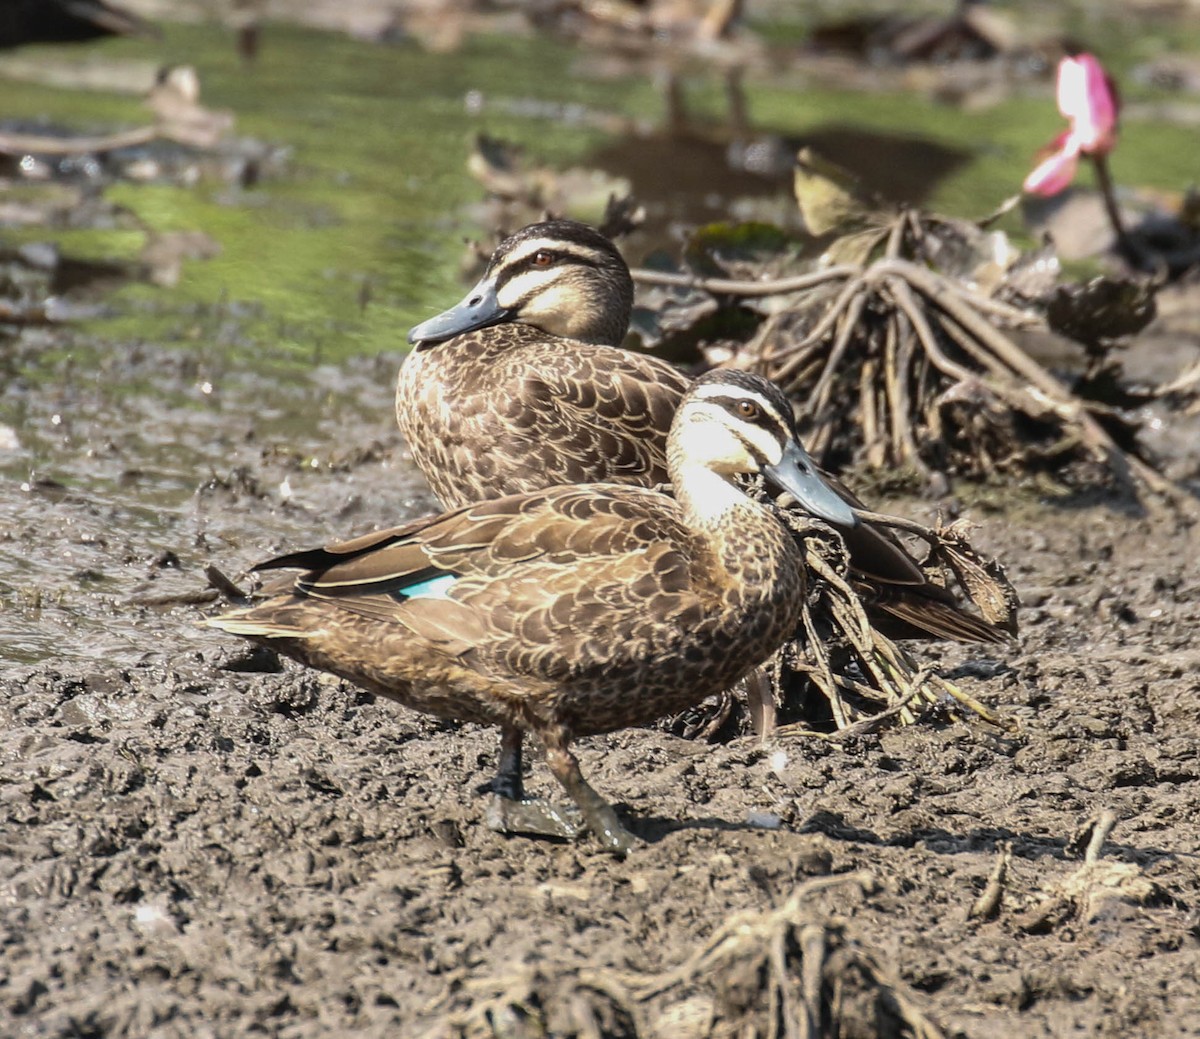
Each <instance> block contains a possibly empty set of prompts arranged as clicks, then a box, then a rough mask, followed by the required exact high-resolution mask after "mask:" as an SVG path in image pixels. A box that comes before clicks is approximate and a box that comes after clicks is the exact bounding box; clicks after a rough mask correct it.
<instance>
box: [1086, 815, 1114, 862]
mask: <svg viewBox="0 0 1200 1039" xmlns="http://www.w3.org/2000/svg"><path fill="white" fill-rule="evenodd" d="M1116 825H1117V813H1116V812H1114V811H1113V810H1112V809H1111V808H1105V809H1104V810H1103V811H1102V812H1101V813H1100V815H1099V816H1098V817H1097V818H1096V823H1095V825H1094V826H1093V828H1092V839H1091V840H1090V841H1088V846H1087V851H1085V852H1084V853H1083V861H1084V864H1085V865H1088V866H1094V865H1095V864H1096V863H1097V862H1099V861H1100V851H1101V850H1102V849H1103V847H1104V842H1105V841H1106V840H1108V835H1109V834H1110V833H1112V831H1113V827H1114V826H1116Z"/></svg>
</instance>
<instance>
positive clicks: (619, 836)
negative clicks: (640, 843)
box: [543, 733, 637, 855]
mask: <svg viewBox="0 0 1200 1039" xmlns="http://www.w3.org/2000/svg"><path fill="white" fill-rule="evenodd" d="M555 735H557V738H555ZM555 735H551V734H550V733H544V734H543V739H544V740H545V741H546V763H547V764H548V765H549V766H550V771H551V772H553V773H554V775H555V777H556V778H557V779H558V781H559V782H560V783H562V785H563V787H564V788H565V789H566V791H567V793H568V794H570V795H571V799H572V800H573V801H574V802H575V803H576V804H577V805H579V810H580V811H581V812H582V813H583V817H584V819H586V820H587V824H588V826H590V827H591V829H592V832H593V833H594V834H595V835H596V836H597V837H598V838H599V839H600V843H601V844H603V845H604V847H605V849H606V850H607V851H611V852H613V853H614V854H616V855H627V854H628V853H629V852H630V851H631V850H632V849H633V848H634V846H635V845H636V844H637V838H636V837H634V836H633V834H631V833H630V832H629V831H628V830H626V829H625V827H624V826H622V825H621V823H620V820H619V819H617V813H616V812H615V811H613V806H612V805H610V804H609V803H608V802H607V801H605V800H604V798H603V797H601V796H600V795H599V794H598V793H596V791H595V790H593V789H592V788H591V787H590V786H588V784H587V780H585V779H584V778H583V773H581V772H580V771H579V761H578V760H577V759H576V757H575V755H574V754H572V753H571V751H570V750H569V749H568V747H567V740H566V738H565V735H563V734H555Z"/></svg>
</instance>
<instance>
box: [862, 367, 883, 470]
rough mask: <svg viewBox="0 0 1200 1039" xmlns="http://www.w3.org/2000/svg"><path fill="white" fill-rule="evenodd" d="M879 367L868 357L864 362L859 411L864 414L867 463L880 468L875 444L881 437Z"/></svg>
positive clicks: (863, 436)
mask: <svg viewBox="0 0 1200 1039" xmlns="http://www.w3.org/2000/svg"><path fill="white" fill-rule="evenodd" d="M878 367H879V365H878V363H877V362H876V360H875V358H873V357H868V358H867V359H866V360H865V361H863V365H862V368H860V369H859V376H858V397H859V410H860V411H861V413H862V438H863V446H864V447H865V448H866V450H867V461H868V463H869V464H871V465H872V466H875V467H878V465H879V460H878V457H877V455H878V448H877V446H876V444H875V441H876V438H877V437H878V436H879V422H878V416H877V413H876V410H875V370H876V368H878Z"/></svg>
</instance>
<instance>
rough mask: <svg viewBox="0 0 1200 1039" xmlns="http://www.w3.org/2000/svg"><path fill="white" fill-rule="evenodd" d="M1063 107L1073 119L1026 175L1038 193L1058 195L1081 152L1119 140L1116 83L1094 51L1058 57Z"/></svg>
mask: <svg viewBox="0 0 1200 1039" xmlns="http://www.w3.org/2000/svg"><path fill="white" fill-rule="evenodd" d="M1056 92H1057V95H1058V110H1059V111H1060V112H1062V114H1063V115H1064V116H1065V117H1066V118H1067V120H1068V121H1069V122H1070V124H1071V125H1070V129H1068V130H1066V131H1065V132H1064V133H1061V134H1059V135H1058V136H1057V137H1056V138H1055V139H1054V142H1053V143H1052V144H1051V145H1050V147H1049V148H1048V149H1045V150H1043V152H1041V153H1040V155H1039V158H1040V159H1041V161H1040V162H1039V163H1038V165H1037V166H1036V167H1035V168H1034V170H1033V172H1032V173H1030V174H1029V176H1028V177H1026V178H1025V183H1024V185H1023V187H1024V190H1025V191H1027V192H1029V193H1030V194H1033V195H1043V196H1046V197H1049V196H1050V195H1057V194H1058V193H1059V192H1060V191H1062V190H1063V189H1064V188H1065V187H1066V186H1067V185H1068V184H1070V183H1071V180H1072V179H1073V178H1074V176H1075V170H1076V169H1077V168H1078V165H1079V156H1080V155H1096V156H1100V155H1107V154H1108V153H1109V152H1110V151H1112V150H1113V147H1114V146H1115V145H1116V143H1117V112H1118V110H1119V108H1120V101H1119V99H1118V97H1117V91H1116V87H1114V86H1113V82H1112V80H1111V79H1109V77H1108V74H1107V73H1106V72H1105V71H1104V67H1103V66H1102V65H1101V64H1100V62H1099V61H1098V60H1097V58H1096V57H1095V55H1092V54H1077V55H1075V56H1074V57H1068V58H1063V59H1062V61H1060V62H1059V63H1058V85H1057V91H1056Z"/></svg>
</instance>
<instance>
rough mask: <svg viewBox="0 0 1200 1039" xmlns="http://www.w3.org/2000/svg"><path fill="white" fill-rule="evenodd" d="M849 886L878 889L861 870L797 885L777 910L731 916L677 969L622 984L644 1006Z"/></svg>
mask: <svg viewBox="0 0 1200 1039" xmlns="http://www.w3.org/2000/svg"><path fill="white" fill-rule="evenodd" d="M849 885H855V886H856V887H858V889H859V890H860V891H861V892H863V893H864V894H869V893H870V892H871V891H873V890H874V889H875V876H874V874H872V873H870V872H868V871H867V870H858V871H856V872H854V873H839V874H836V875H835V876H831V877H813V878H812V879H811V880H806V881H805V882H804V883H802V884H800V885H798V886H797V887H796V890H795V891H793V892H792V894H791V895H790V896H788V900H787V901H786V902H785V903H784V904H783V905H782V906H780V907H779V908H778V909H772V910H768V911H767V912H765V913H760V912H757V911H755V910H753V909H743V910H741V911H739V912H736V913H734V914H732V915H731V916H730V917H729V918H728V919H727V920H726V921H725V923H723V924H722V925H721V926H720V927H718V928H717V929H716V930H715V931H714V932H713V933H712V934H711V935H710V936H709V938H708V941H706V942H705V943H704V944H703V945H702V946H700V948H698V949H696V950H695V952H693V953H692V954H691V955H690V956H689V957H688V958H687V959H686V960H684V962H683V963H681V964H679V965H678V966H677V967H673V968H672V969H670V970H667V971H663V972H661V973H659V974H657V975H653V976H651V977H646V976H644V975H642V976H639V975H636V974H633V975H626V976H623V977H621V979H620V980H621V981H622V983H623V984H625V985H626V986H627V987H628V988H629V990H630V994H631V995H632V996H633V998H634V999H636V1000H637V1001H638V1002H641V1003H644V1002H645V1001H646V1000H648V999H653V998H654V997H655V996H657V995H659V994H660V993H662V992H665V991H667V989H670V988H674V987H675V986H676V985H679V984H682V983H683V982H686V981H690V980H691V979H692V978H694V977H695V976H696V975H697V974H699V973H701V972H702V971H706V970H708V969H710V968H711V967H714V966H716V965H717V964H718V963H719V962H720V961H721V960H723V959H725V958H726V957H727V956H729V955H732V954H735V953H737V952H740V951H741V950H742V949H743V948H744V947H745V946H748V945H752V944H758V943H759V942H761V940H762V936H763V934H764V933H770V931H772V930H773V929H774V928H776V927H778V926H780V925H781V924H794V923H795V922H796V921H798V919H799V917H800V913H801V911H802V910H803V909H804V907H805V906H806V904H807V903H808V902H810V901H811V900H812V898H813V896H814V895H817V894H820V893H821V892H823V891H828V890H829V889H831V888H836V887H843V886H849Z"/></svg>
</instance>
